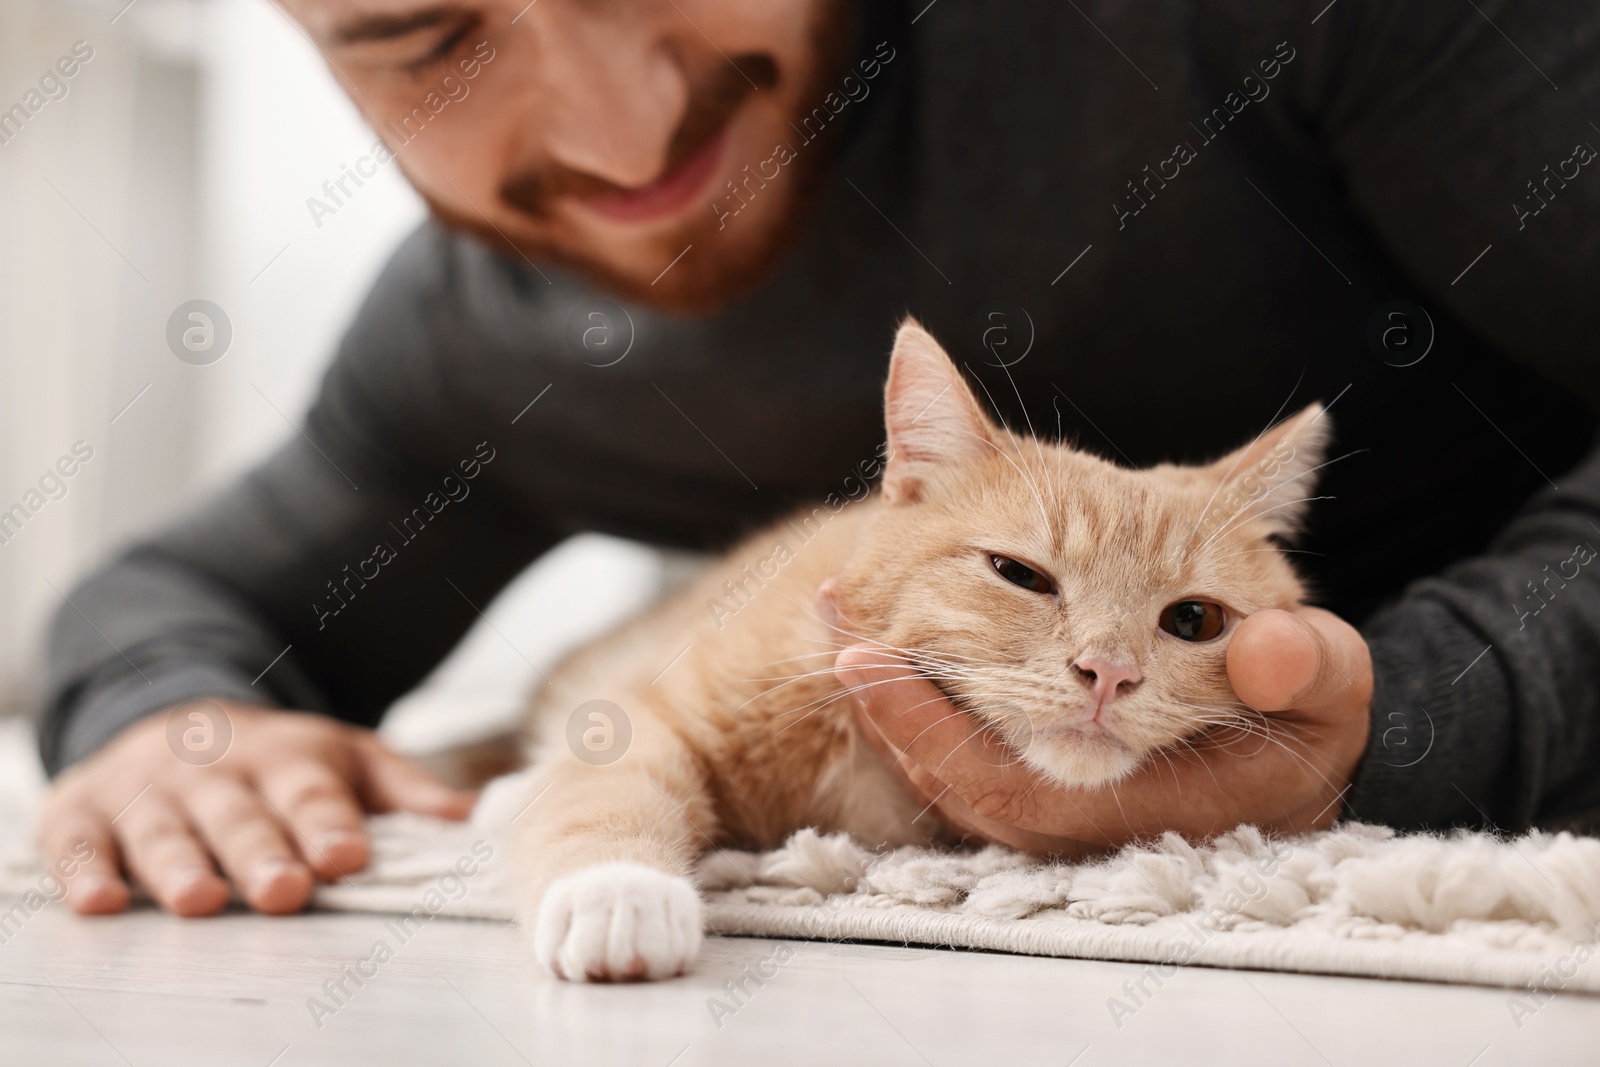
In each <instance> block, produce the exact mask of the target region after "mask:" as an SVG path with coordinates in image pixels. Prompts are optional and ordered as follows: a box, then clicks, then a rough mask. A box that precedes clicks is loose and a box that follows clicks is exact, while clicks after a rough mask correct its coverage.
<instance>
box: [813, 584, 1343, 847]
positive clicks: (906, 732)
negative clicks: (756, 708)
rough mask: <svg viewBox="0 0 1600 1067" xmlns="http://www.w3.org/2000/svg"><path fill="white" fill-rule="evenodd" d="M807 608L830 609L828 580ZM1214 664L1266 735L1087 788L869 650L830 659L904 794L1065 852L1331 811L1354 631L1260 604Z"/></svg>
mask: <svg viewBox="0 0 1600 1067" xmlns="http://www.w3.org/2000/svg"><path fill="white" fill-rule="evenodd" d="M818 608H819V611H821V612H822V613H823V615H824V617H825V618H829V617H832V618H835V619H837V613H836V607H835V605H834V604H833V602H832V590H831V588H830V587H826V586H825V587H824V589H823V590H822V592H821V593H820V594H819V598H818ZM841 628H842V629H844V630H849V629H850V627H849V626H848V624H847V623H841ZM1227 664H1228V681H1229V682H1230V684H1231V685H1232V686H1233V689H1234V692H1235V693H1237V694H1238V696H1239V698H1240V699H1241V700H1243V701H1244V702H1245V703H1246V704H1248V705H1250V706H1251V707H1252V708H1255V709H1256V710H1257V711H1261V712H1265V713H1268V714H1269V715H1270V716H1271V721H1272V722H1273V723H1274V724H1275V725H1277V726H1278V727H1279V729H1278V731H1277V732H1276V737H1275V739H1274V740H1273V741H1263V740H1261V739H1259V738H1256V737H1234V738H1230V739H1218V740H1217V741H1216V742H1215V743H1213V744H1210V745H1206V746H1200V747H1195V748H1192V749H1190V750H1188V751H1186V752H1185V753H1184V754H1183V755H1181V756H1179V755H1178V754H1177V753H1174V758H1173V759H1171V760H1150V761H1147V762H1145V763H1144V764H1143V765H1142V766H1141V767H1139V768H1138V769H1137V770H1135V771H1134V772H1133V773H1132V774H1130V775H1129V776H1128V777H1126V778H1123V779H1121V780H1120V781H1117V782H1115V783H1112V784H1110V785H1103V786H1096V787H1090V788H1067V787H1064V786H1061V785H1058V784H1056V783H1055V782H1052V781H1050V780H1049V779H1047V778H1045V777H1044V776H1043V775H1041V774H1039V773H1038V772H1037V771H1035V770H1033V769H1032V768H1030V767H1029V766H1028V764H1026V763H1024V762H1023V761H1022V760H1021V759H1019V758H1017V757H1016V756H1015V755H1014V754H1012V753H1011V752H1010V750H1008V749H1007V748H1006V747H1005V746H1004V744H1003V743H1001V742H1000V741H998V740H996V739H994V737H993V736H992V734H991V733H990V732H989V731H987V730H984V729H981V728H980V727H978V726H977V724H976V721H975V720H974V719H973V718H972V717H970V716H968V715H966V714H965V713H962V712H960V711H958V710H957V709H956V708H955V707H954V706H953V705H952V704H951V703H950V702H949V701H948V700H946V699H945V698H944V695H943V694H942V693H941V692H940V691H939V689H938V688H937V687H935V686H934V684H933V683H932V682H930V681H928V680H927V679H926V678H925V677H923V676H921V675H919V674H917V673H915V672H914V671H913V670H912V669H911V668H910V667H909V666H907V665H906V663H905V662H904V661H903V660H901V659H899V658H897V657H896V656H894V655H893V653H891V652H889V651H888V650H886V649H884V648H882V647H881V646H873V645H871V644H856V645H852V646H850V647H848V648H846V649H845V650H844V651H843V652H841V653H840V654H839V658H838V662H837V668H836V669H837V672H838V674H839V677H840V680H841V681H842V682H843V683H844V685H845V686H846V687H847V688H848V689H849V690H850V691H852V692H854V693H856V702H857V711H856V718H857V721H858V722H859V723H860V724H861V729H862V734H863V735H864V736H865V737H866V739H867V740H868V742H869V743H871V745H872V747H873V748H874V749H875V750H876V751H877V753H878V755H880V756H881V757H883V759H884V760H885V762H887V763H888V764H889V765H890V767H891V768H892V769H893V770H894V772H895V774H896V776H897V777H898V778H899V779H900V781H901V784H903V785H904V786H905V787H906V788H907V789H909V790H910V791H911V793H912V794H913V795H914V796H918V797H920V798H921V799H922V802H923V803H925V804H928V805H930V806H932V807H933V808H934V809H936V810H937V812H938V813H939V815H940V816H942V817H943V818H944V819H945V820H946V821H947V822H948V823H949V824H951V825H953V826H958V827H961V828H962V829H964V830H966V831H967V832H969V833H972V834H974V835H976V836H978V837H979V838H982V839H986V840H989V841H995V842H999V843H1001V844H1005V845H1010V846H1011V847H1013V848H1018V849H1023V850H1025V851H1028V852H1032V853H1036V854H1039V855H1054V856H1061V857H1065V858H1071V857H1074V856H1081V855H1085V854H1087V853H1092V852H1098V851H1102V850H1104V849H1107V848H1115V847H1117V846H1120V845H1123V844H1126V843H1128V842H1130V841H1136V840H1140V839H1144V838H1149V837H1154V836H1157V835H1159V834H1161V833H1162V832H1164V831H1167V830H1175V831H1177V832H1178V833H1180V834H1182V835H1183V836H1184V837H1187V838H1190V839H1200V838H1204V837H1207V836H1209V835H1212V834H1217V833H1221V832H1224V831H1226V830H1230V829H1232V828H1233V827H1235V826H1238V825H1240V824H1244V823H1250V824H1254V825H1257V826H1260V827H1263V828H1266V829H1274V830H1280V831H1284V832H1290V833H1293V832H1298V831H1303V830H1310V829H1316V828H1321V827H1326V826H1329V825H1331V824H1332V823H1333V822H1334V821H1335V820H1336V819H1337V818H1338V817H1339V815H1340V812H1341V804H1340V800H1341V799H1342V798H1343V796H1344V793H1345V791H1346V789H1347V787H1348V786H1349V784H1350V780H1351V776H1352V775H1353V774H1354V772H1355V769H1356V765H1357V763H1358V762H1359V760H1360V758H1361V754H1362V753H1363V752H1364V751H1365V750H1366V746H1367V734H1368V729H1369V720H1368V709H1369V705H1370V703H1371V700H1372V659H1371V656H1370V655H1369V654H1368V651H1367V644H1366V642H1365V641H1364V640H1363V639H1362V637H1361V635H1360V634H1359V633H1358V632H1356V629H1355V628H1354V627H1353V626H1351V625H1350V624H1349V623H1347V622H1345V621H1344V620H1343V619H1341V618H1339V617H1338V616H1337V615H1334V614H1332V613H1331V612H1328V611H1324V610H1322V609H1321V608H1311V607H1302V608H1298V609H1296V610H1294V611H1279V610H1268V611H1261V612H1258V613H1257V614H1255V615H1253V616H1251V617H1249V618H1247V619H1245V620H1244V621H1243V622H1242V623H1240V624H1239V628H1238V630H1237V631H1236V632H1235V633H1234V635H1233V638H1232V640H1231V642H1230V644H1229V646H1228V653H1227ZM897 675H898V680H892V681H885V679H894V678H896V676H897ZM1277 742H1281V743H1277Z"/></svg>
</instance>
